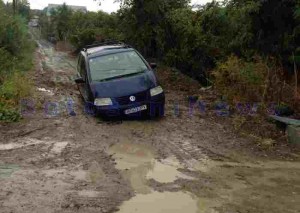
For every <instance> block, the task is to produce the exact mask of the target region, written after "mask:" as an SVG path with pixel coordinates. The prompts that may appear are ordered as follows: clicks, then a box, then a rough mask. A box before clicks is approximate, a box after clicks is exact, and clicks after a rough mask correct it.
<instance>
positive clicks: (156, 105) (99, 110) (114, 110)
mask: <svg viewBox="0 0 300 213" xmlns="http://www.w3.org/2000/svg"><path fill="white" fill-rule="evenodd" d="M144 105H146V106H147V109H146V110H143V111H139V112H135V113H132V114H125V111H126V110H128V109H133V108H136V107H141V106H144ZM164 107H165V95H164V94H160V95H157V96H154V97H151V100H147V101H141V102H135V103H132V104H128V105H113V106H101V107H96V114H97V115H98V116H103V117H123V116H125V117H143V116H147V115H148V116H150V117H156V116H159V117H162V116H164Z"/></svg>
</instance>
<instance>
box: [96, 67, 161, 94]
mask: <svg viewBox="0 0 300 213" xmlns="http://www.w3.org/2000/svg"><path fill="white" fill-rule="evenodd" d="M155 86H157V81H156V77H155V75H154V73H153V72H152V71H146V72H145V73H141V74H137V75H134V76H130V77H123V78H118V79H113V80H109V81H105V82H93V83H91V90H92V93H93V96H94V98H115V97H122V96H126V95H131V94H135V93H138V92H142V91H145V90H148V89H150V88H153V87H155Z"/></svg>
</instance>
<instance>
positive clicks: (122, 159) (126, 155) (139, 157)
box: [109, 143, 155, 170]
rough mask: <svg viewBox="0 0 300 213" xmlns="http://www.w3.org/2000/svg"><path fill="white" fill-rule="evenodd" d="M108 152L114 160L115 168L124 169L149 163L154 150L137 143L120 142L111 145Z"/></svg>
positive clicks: (152, 157)
mask: <svg viewBox="0 0 300 213" xmlns="http://www.w3.org/2000/svg"><path fill="white" fill-rule="evenodd" d="M109 153H110V154H113V155H114V156H113V158H114V159H115V160H116V163H117V165H116V168H117V169H119V170H126V169H132V168H135V167H138V166H140V165H143V164H148V163H150V162H151V161H152V160H153V159H154V158H155V154H154V151H153V150H151V149H150V148H149V147H147V146H144V145H139V144H131V143H121V144H116V145H114V146H112V147H111V148H110V149H109Z"/></svg>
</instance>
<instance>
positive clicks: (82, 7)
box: [47, 4, 87, 16]
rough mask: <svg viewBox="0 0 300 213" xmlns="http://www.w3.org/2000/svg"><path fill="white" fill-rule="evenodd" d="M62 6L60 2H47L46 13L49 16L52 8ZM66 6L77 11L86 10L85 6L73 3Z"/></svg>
mask: <svg viewBox="0 0 300 213" xmlns="http://www.w3.org/2000/svg"><path fill="white" fill-rule="evenodd" d="M61 6H63V5H62V4H48V7H47V15H48V16H50V15H51V10H53V9H57V8H58V7H61ZM67 7H68V8H70V9H71V10H73V11H75V12H77V11H79V12H83V13H86V12H87V8H86V7H85V6H75V5H67Z"/></svg>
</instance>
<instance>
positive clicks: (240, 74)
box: [213, 56, 268, 102]
mask: <svg viewBox="0 0 300 213" xmlns="http://www.w3.org/2000/svg"><path fill="white" fill-rule="evenodd" d="M267 73H268V66H267V64H266V63H265V62H263V61H262V59H260V58H256V59H255V60H254V62H246V61H244V60H242V59H239V58H238V57H236V56H230V57H229V58H228V59H227V61H225V62H223V63H219V64H218V65H217V68H216V69H215V70H214V71H213V76H214V77H215V86H216V89H217V90H218V91H219V92H220V93H221V94H222V95H225V96H227V98H228V100H229V101H233V102H238V101H248V102H249V101H250V102H251V101H252V102H259V101H261V100H262V98H263V95H264V90H265V81H266V77H267Z"/></svg>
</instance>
